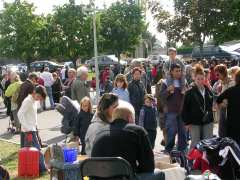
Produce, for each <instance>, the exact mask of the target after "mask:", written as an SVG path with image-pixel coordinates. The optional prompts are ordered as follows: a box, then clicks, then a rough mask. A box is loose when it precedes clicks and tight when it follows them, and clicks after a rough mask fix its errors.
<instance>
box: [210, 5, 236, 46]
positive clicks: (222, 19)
mask: <svg viewBox="0 0 240 180" xmlns="http://www.w3.org/2000/svg"><path fill="white" fill-rule="evenodd" d="M239 9H240V1H239V0H234V1H227V0H223V1H218V9H217V11H218V15H217V16H216V21H217V22H218V23H217V25H216V26H215V28H214V29H213V33H212V34H213V40H214V42H215V43H216V44H220V43H223V42H226V41H231V40H236V39H240V28H239V26H240V18H239V17H240V11H239Z"/></svg>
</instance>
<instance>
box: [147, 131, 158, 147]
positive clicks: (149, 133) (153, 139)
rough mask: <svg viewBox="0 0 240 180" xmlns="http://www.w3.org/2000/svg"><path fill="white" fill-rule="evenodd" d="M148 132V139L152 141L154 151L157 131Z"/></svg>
mask: <svg viewBox="0 0 240 180" xmlns="http://www.w3.org/2000/svg"><path fill="white" fill-rule="evenodd" d="M147 132H148V138H149V140H150V143H151V146H152V149H154V147H155V139H156V135H157V131H156V130H147Z"/></svg>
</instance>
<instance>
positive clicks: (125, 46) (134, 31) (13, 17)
mask: <svg viewBox="0 0 240 180" xmlns="http://www.w3.org/2000/svg"><path fill="white" fill-rule="evenodd" d="M34 11H35V7H34V5H33V4H30V3H28V2H27V1H26V0H15V1H14V2H13V3H4V9H3V10H2V11H1V12H0V57H6V58H16V59H20V60H22V61H25V62H27V63H30V62H31V61H34V60H37V59H57V60H58V61H59V60H66V59H68V60H72V61H76V59H78V58H81V59H87V58H90V57H92V56H93V45H94V43H93V25H92V24H93V22H92V21H93V17H92V9H91V8H90V5H88V6H86V5H76V4H75V0H69V3H66V4H64V5H63V6H58V7H55V9H54V11H53V14H48V15H47V16H43V15H35V14H34ZM96 25H97V40H98V47H99V50H100V53H104V52H108V53H114V54H116V55H117V56H118V57H119V56H120V54H121V53H122V52H126V51H131V50H134V49H135V46H136V45H138V43H139V40H140V37H141V35H143V36H146V38H148V41H149V42H150V41H151V42H154V41H155V39H154V38H153V37H150V36H149V34H146V33H145V34H143V33H144V32H146V26H145V23H144V19H143V16H142V12H141V9H140V7H139V6H137V5H135V4H134V3H132V4H129V3H127V2H125V3H124V2H122V3H120V2H118V3H115V4H113V5H112V6H111V7H110V8H108V9H105V10H103V11H98V12H97V13H96ZM144 38H145V37H144Z"/></svg>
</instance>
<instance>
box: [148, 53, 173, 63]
mask: <svg viewBox="0 0 240 180" xmlns="http://www.w3.org/2000/svg"><path fill="white" fill-rule="evenodd" d="M147 59H148V60H149V61H150V63H151V64H154V65H155V64H162V63H164V62H165V61H166V60H167V59H168V56H167V55H150V56H148V58H147Z"/></svg>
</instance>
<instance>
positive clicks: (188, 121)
mask: <svg viewBox="0 0 240 180" xmlns="http://www.w3.org/2000/svg"><path fill="white" fill-rule="evenodd" d="M190 98H191V93H190V91H188V92H187V93H186V95H185V98H184V102H183V109H182V121H183V122H184V123H185V124H186V125H189V124H191V119H190V118H189V109H191V99H190Z"/></svg>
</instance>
